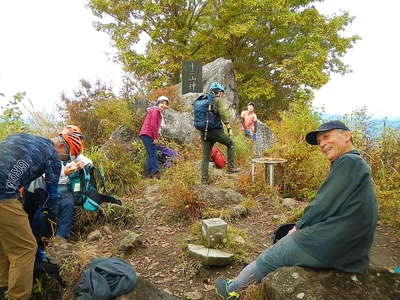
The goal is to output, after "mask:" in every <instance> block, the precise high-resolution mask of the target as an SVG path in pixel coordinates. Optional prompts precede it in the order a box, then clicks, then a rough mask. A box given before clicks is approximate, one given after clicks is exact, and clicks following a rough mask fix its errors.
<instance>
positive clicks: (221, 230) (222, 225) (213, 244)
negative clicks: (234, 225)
mask: <svg viewBox="0 0 400 300" xmlns="http://www.w3.org/2000/svg"><path fill="white" fill-rule="evenodd" d="M201 232H202V234H203V239H204V243H205V245H206V246H207V247H208V248H217V247H218V246H223V245H225V244H226V243H227V241H228V224H226V222H225V221H224V220H222V219H220V218H212V219H206V220H202V221H201Z"/></svg>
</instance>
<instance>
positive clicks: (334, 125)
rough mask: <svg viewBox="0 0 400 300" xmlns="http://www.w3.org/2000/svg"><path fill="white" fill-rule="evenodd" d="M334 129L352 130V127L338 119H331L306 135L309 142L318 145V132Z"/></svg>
mask: <svg viewBox="0 0 400 300" xmlns="http://www.w3.org/2000/svg"><path fill="white" fill-rule="evenodd" d="M332 129H342V130H349V131H350V129H349V128H348V127H347V126H346V125H344V123H343V122H340V121H338V120H334V121H329V122H326V123H324V124H322V125H321V126H319V127H318V129H317V130H315V131H311V132H309V133H307V135H306V141H307V143H309V144H310V145H318V141H317V134H318V133H320V132H324V131H329V130H332Z"/></svg>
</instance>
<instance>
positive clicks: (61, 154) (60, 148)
mask: <svg viewBox="0 0 400 300" xmlns="http://www.w3.org/2000/svg"><path fill="white" fill-rule="evenodd" d="M54 148H55V149H56V151H57V154H58V159H59V160H62V161H68V159H69V157H68V156H69V155H67V148H66V146H65V145H64V143H58V144H56V145H55V146H54Z"/></svg>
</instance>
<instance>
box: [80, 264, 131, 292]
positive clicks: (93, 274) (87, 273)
mask: <svg viewBox="0 0 400 300" xmlns="http://www.w3.org/2000/svg"><path fill="white" fill-rule="evenodd" d="M136 284H137V275H136V272H135V269H134V268H133V267H132V266H131V265H130V264H129V263H127V262H126V261H124V260H122V259H120V258H115V257H109V258H95V259H93V260H92V261H91V262H90V264H89V265H88V267H87V268H86V269H85V270H84V271H83V273H82V275H81V279H80V281H79V283H78V285H77V286H76V288H75V291H74V292H75V295H76V297H77V298H76V299H78V300H89V299H90V300H106V299H114V298H115V297H118V296H120V295H123V294H127V293H129V292H131V291H132V290H133V289H135V287H136Z"/></svg>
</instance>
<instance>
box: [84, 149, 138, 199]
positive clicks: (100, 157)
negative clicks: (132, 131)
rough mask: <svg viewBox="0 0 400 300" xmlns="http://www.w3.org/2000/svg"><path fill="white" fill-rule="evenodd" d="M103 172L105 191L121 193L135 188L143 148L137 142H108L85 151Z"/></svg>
mask: <svg viewBox="0 0 400 300" xmlns="http://www.w3.org/2000/svg"><path fill="white" fill-rule="evenodd" d="M85 155H87V156H88V157H90V158H91V159H92V160H93V163H94V165H96V166H98V167H100V168H101V169H102V171H103V172H104V177H105V184H106V191H107V192H108V193H110V194H115V195H122V194H124V193H130V192H132V191H134V190H135V186H136V184H137V183H138V182H139V179H140V178H141V177H142V174H143V165H144V156H145V154H144V149H143V147H142V145H141V144H140V143H139V142H135V143H132V144H131V145H125V144H121V143H117V142H111V141H110V142H109V143H108V144H107V145H105V146H104V147H102V148H93V149H92V150H90V151H89V152H87V153H85Z"/></svg>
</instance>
